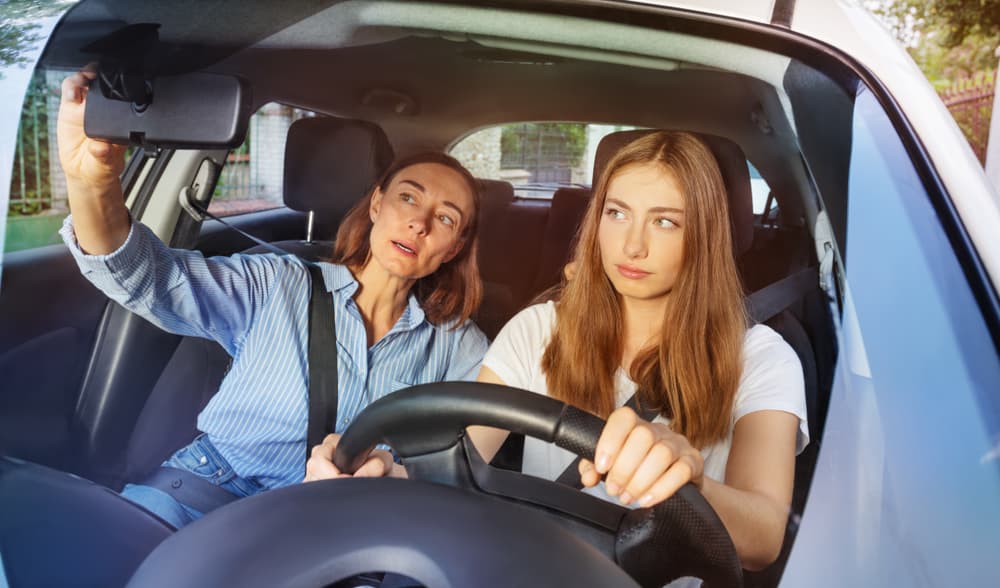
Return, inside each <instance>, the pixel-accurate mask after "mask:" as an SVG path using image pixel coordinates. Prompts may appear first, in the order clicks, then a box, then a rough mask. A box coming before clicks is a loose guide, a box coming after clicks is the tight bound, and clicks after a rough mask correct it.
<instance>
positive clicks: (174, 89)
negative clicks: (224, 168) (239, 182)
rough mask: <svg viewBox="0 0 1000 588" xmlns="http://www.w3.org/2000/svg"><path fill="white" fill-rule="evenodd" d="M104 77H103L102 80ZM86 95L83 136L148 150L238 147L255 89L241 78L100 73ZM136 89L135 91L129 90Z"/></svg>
mask: <svg viewBox="0 0 1000 588" xmlns="http://www.w3.org/2000/svg"><path fill="white" fill-rule="evenodd" d="M102 76H103V77H102ZM98 78H99V79H98V80H95V81H94V83H93V84H92V87H91V91H90V93H89V94H88V95H87V109H86V112H85V114H84V124H83V128H84V132H85V133H86V134H87V136H89V137H93V138H97V139H104V140H106V141H110V142H112V143H120V144H128V143H132V144H136V145H143V146H145V147H167V148H175V149H190V148H230V149H231V148H235V147H238V146H239V145H240V144H241V143H242V142H243V139H244V138H245V136H246V132H247V125H248V123H249V120H250V114H251V113H250V109H251V105H252V100H251V95H250V87H249V84H247V83H246V82H245V81H244V80H242V79H241V78H238V77H236V76H230V75H220V74H210V73H189V74H182V75H173V76H157V77H155V78H153V79H152V80H151V81H141V82H140V84H143V85H144V88H142V90H144V91H142V92H141V94H142V101H141V102H136V101H134V100H129V99H128V98H127V97H128V96H135V95H136V92H135V88H131V87H126V82H129V83H128V84H127V85H128V86H134V80H126V79H125V78H124V76H120V75H119V76H113V77H110V78H109V77H108V76H107V75H106V74H105V73H100V74H98ZM129 90H131V91H129Z"/></svg>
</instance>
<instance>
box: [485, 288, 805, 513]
mask: <svg viewBox="0 0 1000 588" xmlns="http://www.w3.org/2000/svg"><path fill="white" fill-rule="evenodd" d="M555 320H556V309H555V303H553V302H546V303H543V304H536V305H534V306H530V307H528V308H526V309H524V310H522V311H521V312H519V313H518V314H517V315H515V316H514V318H512V319H511V320H510V322H508V323H507V324H506V326H504V328H503V329H502V330H501V331H500V333H499V334H498V335H497V338H496V340H495V341H494V342H493V345H491V346H490V349H489V351H487V352H486V357H484V358H483V365H484V366H486V367H488V368H490V369H491V370H493V372H494V373H495V374H496V375H497V376H499V377H500V379H502V380H503V381H504V382H505V383H506V384H507V385H508V386H513V387H515V388H523V389H525V390H531V391H532V392H537V393H538V394H545V395H546V396H548V393H549V391H548V385H547V383H546V380H545V374H544V373H543V372H542V369H541V364H542V354H543V353H544V352H545V347H546V346H547V345H548V343H549V340H550V338H551V336H552V330H553V328H554V326H555ZM580 369H586V368H585V367H584V366H581V368H580ZM615 388H616V391H617V395H618V397H617V399H616V404H617V406H622V405H623V404H625V403H626V402H627V401H628V399H629V398H630V397H631V396H632V395H633V394H635V388H636V385H635V382H633V381H632V380H630V379H629V378H628V374H627V373H626V372H625V370H623V369H619V370H618V372H617V373H616V374H615ZM759 410H781V411H785V412H789V413H792V414H794V415H795V416H797V417H798V418H799V434H798V439H797V442H796V449H795V451H796V454H797V453H799V452H801V451H802V449H804V448H805V446H806V444H807V443H809V428H808V425H807V424H806V400H805V384H804V381H803V376H802V365H801V363H800V362H799V358H798V356H797V355H796V354H795V351H793V350H792V348H791V347H790V346H789V345H788V344H787V343H786V342H785V340H784V339H782V338H781V335H779V334H778V333H776V332H774V330H772V329H771V328H770V327H766V326H764V325H756V326H754V327H751V328H750V329H748V330H747V332H746V338H745V339H744V341H743V375H742V376H741V378H740V385H739V389H738V390H737V391H736V399H735V404H734V407H733V415H732V422H731V423H730V425H729V431H728V433H727V434H726V437H725V438H724V439H722V440H721V441H719V442H718V443H716V444H715V445H712V446H710V447H706V448H705V449H703V450H702V452H701V453H702V456H703V457H704V458H705V475H706V476H708V477H710V478H712V479H714V480H717V481H720V482H725V477H726V462H727V461H728V459H729V449H730V447H731V446H732V442H733V427H734V425H735V424H736V421H738V420H739V419H740V418H742V417H743V416H745V415H748V414H750V413H752V412H756V411H759ZM656 421H657V422H661V423H669V422H670V420H669V419H665V418H663V417H657V418H656ZM574 458H575V456H574V455H573V454H571V453H570V452H569V451H566V450H565V449H562V448H560V447H556V446H555V445H553V444H550V443H545V442H542V441H539V440H537V439H532V438H530V437H529V438H526V439H525V442H524V463H523V466H522V471H523V472H524V473H526V474H530V475H533V476H537V477H540V478H545V479H549V480H554V479H556V478H557V477H558V476H559V474H561V473H562V472H563V470H564V469H566V466H568V465H569V464H570V463H571V462H572V461H573V459H574ZM603 486H604V485H603V484H600V485H599V486H598V487H596V488H594V489H590V490H592V492H591V493H592V494H594V495H596V496H600V497H602V498H605V499H606V500H612V499H611V498H610V497H609V496H607V495H606V494H605V493H604V491H603ZM614 502H617V500H614Z"/></svg>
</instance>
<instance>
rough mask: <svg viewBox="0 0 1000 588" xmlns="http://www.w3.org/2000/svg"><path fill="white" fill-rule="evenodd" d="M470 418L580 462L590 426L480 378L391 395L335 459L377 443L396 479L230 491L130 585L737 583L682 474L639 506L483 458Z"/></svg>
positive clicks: (345, 463) (726, 552)
mask: <svg viewBox="0 0 1000 588" xmlns="http://www.w3.org/2000/svg"><path fill="white" fill-rule="evenodd" d="M469 425H485V426H492V427H498V428H502V429H505V430H509V431H511V432H514V433H521V434H525V435H529V436H532V437H536V438H539V439H541V440H543V441H549V442H553V443H555V444H556V445H558V446H559V447H563V448H565V449H567V450H569V451H571V452H573V453H576V454H577V455H580V456H582V457H584V458H587V459H593V455H594V450H595V447H596V445H597V440H598V438H599V436H600V432H601V430H602V428H603V426H604V421H603V420H602V419H599V418H597V417H595V416H593V415H591V414H589V413H586V412H583V411H580V410H577V409H575V408H573V407H571V406H568V405H566V404H565V403H562V402H559V401H557V400H554V399H551V398H548V397H546V396H543V395H540V394H535V393H533V392H528V391H524V390H519V389H516V388H510V387H507V386H498V385H494V384H482V383H475V382H445V383H435V384H424V385H419V386H414V387H411V388H408V389H405V390H400V391H398V392H395V393H393V394H391V395H389V396H386V397H384V398H382V399H380V400H378V401H376V402H374V403H372V404H371V405H370V406H369V407H368V408H367V409H365V411H364V412H362V413H361V414H360V415H358V417H357V418H356V419H355V421H354V422H353V423H352V424H351V426H350V427H349V428H348V430H347V431H346V432H345V433H344V435H343V437H342V438H341V440H340V443H339V445H338V447H337V452H336V455H335V457H334V462H335V463H336V465H337V467H338V468H339V469H340V470H341V471H344V472H354V471H356V470H357V468H359V467H360V466H361V465H362V464H363V463H364V462H365V460H366V459H367V457H368V455H369V453H370V452H371V450H372V449H373V448H374V447H375V446H376V445H378V444H379V443H387V444H388V445H389V446H390V447H392V448H393V449H394V450H395V452H396V454H397V455H399V456H400V457H401V458H402V461H403V464H404V466H405V467H406V470H407V473H408V475H409V477H410V480H395V479H343V480H326V481H323V482H313V483H309V484H299V485H296V486H292V487H288V488H282V489H279V490H274V491H270V492H265V493H263V494H260V495H257V496H253V497H250V498H246V499H242V500H238V501H236V502H234V503H232V504H230V505H227V506H225V507H223V508H221V509H219V510H217V511H215V512H213V513H210V514H209V515H208V516H206V517H204V518H203V519H201V520H199V521H196V522H195V523H193V524H191V525H189V526H187V527H185V528H183V529H181V530H180V531H179V532H177V533H176V534H175V535H173V536H172V537H170V538H168V539H167V540H166V541H164V542H163V543H162V544H161V545H160V546H159V547H158V548H157V549H156V550H155V551H153V553H152V554H151V555H150V556H149V557H148V558H147V559H146V560H145V561H144V562H143V564H142V565H141V566H140V568H139V570H138V571H137V572H136V574H135V575H134V576H133V578H132V581H131V582H130V584H129V585H130V586H133V585H134V586H160V585H163V586H166V585H168V584H169V585H186V586H187V585H190V586H213V585H219V584H220V583H221V584H239V585H259V586H279V585H280V586H317V585H327V584H329V583H331V582H333V581H335V580H339V579H342V578H345V577H348V576H351V575H356V574H362V573H366V572H371V571H387V572H395V573H399V574H404V575H407V576H410V577H411V578H414V579H416V580H419V581H420V582H422V583H423V584H424V585H426V586H430V587H435V588H436V587H438V586H444V587H447V586H469V585H475V586H484V587H490V586H497V587H500V586H512V585H529V584H530V585H543V586H547V585H572V586H595V587H596V586H650V587H652V586H662V585H664V584H666V583H668V582H670V581H671V580H673V579H675V578H678V577H681V576H694V577H698V578H701V579H702V580H704V581H705V583H706V585H711V586H742V581H743V580H742V569H741V566H740V562H739V558H738V556H737V555H736V549H735V547H734V546H733V543H732V539H731V538H730V537H729V534H728V533H727V532H726V529H725V527H724V526H723V524H722V521H721V520H720V519H719V517H718V515H717V514H716V513H715V511H714V510H713V509H712V508H711V506H710V505H709V504H708V502H707V501H706V500H705V499H704V497H703V496H702V495H701V493H700V492H699V491H698V490H697V488H695V487H694V486H693V485H691V484H687V485H685V486H683V487H682V488H681V489H680V490H679V491H678V492H677V493H676V494H674V496H672V497H671V498H670V499H668V500H666V501H664V502H662V503H660V504H658V505H656V506H654V507H652V508H644V509H628V508H625V507H623V506H619V505H617V504H614V503H611V502H608V501H605V500H601V499H599V498H595V497H593V496H589V495H587V494H585V493H583V492H580V491H578V490H576V489H574V488H570V487H568V486H563V485H561V484H557V483H555V482H550V481H547V480H542V479H539V478H535V477H532V476H526V475H523V474H519V473H516V472H510V471H506V470H499V469H495V468H492V467H489V466H488V465H486V464H485V463H484V462H483V459H482V457H481V456H480V455H479V454H478V452H477V451H476V450H475V448H474V447H473V446H472V443H471V441H469V440H468V438H467V436H466V435H465V429H466V427H467V426H469ZM206 552H208V553H211V554H212V555H211V556H210V557H204V556H203V555H202V557H194V556H195V555H196V554H204V553H206ZM616 564H617V565H616ZM626 574H627V575H626Z"/></svg>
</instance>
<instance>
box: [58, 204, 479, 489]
mask: <svg viewBox="0 0 1000 588" xmlns="http://www.w3.org/2000/svg"><path fill="white" fill-rule="evenodd" d="M60 232H61V234H62V236H63V239H64V241H65V242H66V244H67V245H69V248H70V251H72V252H73V255H74V257H75V258H76V261H77V263H78V265H79V266H80V269H81V271H82V272H83V274H84V276H86V277H87V279H89V280H90V281H91V282H92V283H93V284H94V285H95V286H97V287H98V288H99V289H100V290H101V291H103V292H104V293H105V294H106V295H107V296H108V297H109V298H111V299H112V300H115V301H116V302H118V303H119V304H121V305H122V306H124V307H125V308H127V309H129V310H131V311H132V312H135V313H136V314H138V315H140V316H142V317H143V318H145V319H146V320H148V321H150V322H152V323H153V324H155V325H157V326H158V327H160V328H162V329H164V330H166V331H169V332H171V333H176V334H178V335H189V336H196V337H204V338H208V339H213V340H215V341H217V342H218V343H219V344H221V345H222V347H224V348H225V349H226V351H227V352H228V353H229V354H230V355H231V356H232V357H233V362H232V367H231V368H230V370H229V373H228V374H226V377H225V379H224V380H223V381H222V384H221V386H220V387H219V391H218V393H216V394H215V396H214V397H213V398H212V400H211V401H210V402H209V404H208V406H206V407H205V409H204V410H203V411H202V412H201V414H200V415H199V416H198V428H199V429H200V430H201V431H203V432H205V433H207V434H208V436H209V438H210V440H211V442H212V443H213V444H214V445H215V446H216V447H217V448H218V450H219V452H220V453H221V454H222V455H223V457H225V458H226V460H227V461H228V462H229V463H230V464H231V465H232V466H233V469H234V470H235V471H236V473H237V474H239V475H240V476H242V477H244V478H251V479H254V480H256V481H257V482H259V483H260V484H262V485H264V486H266V487H268V488H275V487H280V486H286V485H289V484H293V483H296V482H299V481H301V480H302V478H303V475H304V473H305V472H304V468H305V463H304V462H305V453H306V447H305V443H306V425H307V422H308V412H309V409H308V390H309V388H308V383H309V382H308V375H309V366H308V349H309V334H308V325H309V314H308V308H309V296H310V293H311V284H310V278H309V272H308V270H307V269H306V268H305V266H304V264H303V262H302V261H301V260H299V259H298V258H296V257H294V256H291V255H287V256H279V255H269V254H264V255H246V254H237V255H233V256H230V257H213V258H207V259H206V258H205V257H204V256H203V255H202V254H201V253H200V252H197V251H189V250H185V249H171V248H169V247H167V246H166V245H165V244H164V243H163V242H162V241H160V240H159V239H158V238H157V237H156V236H155V235H154V234H153V233H152V231H150V230H149V229H148V228H147V227H145V226H143V225H142V224H140V223H138V222H133V223H132V229H131V231H130V232H129V236H128V239H127V240H126V241H125V243H124V244H123V245H122V246H121V247H120V248H119V249H118V250H117V251H115V252H113V253H110V254H108V255H95V256H92V255H86V254H84V253H83V252H82V251H81V250H80V248H79V246H78V245H77V243H76V237H75V235H74V234H73V228H72V220H71V219H70V218H67V219H66V221H65V223H64V224H63V228H62V230H61V231H60ZM320 266H321V268H322V271H323V279H324V281H325V282H326V288H327V290H328V291H329V292H331V293H332V294H333V298H334V302H335V304H336V311H335V316H336V323H337V324H336V335H337V369H338V379H339V399H338V411H337V418H338V422H337V427H336V428H337V432H338V433H339V432H343V430H344V429H345V428H346V427H347V425H348V424H349V423H350V422H351V421H352V420H353V419H354V418H355V417H356V416H357V415H358V413H360V412H361V411H362V410H363V409H364V408H365V407H366V406H367V405H368V404H369V403H371V402H373V401H375V400H377V399H379V398H381V397H383V396H385V395H386V394H389V393H391V392H394V391H396V390H399V389H400V388H404V387H407V386H412V385H414V384H421V383H427V382H436V381H442V380H470V379H474V378H475V377H476V375H477V374H478V371H479V364H480V362H481V361H482V358H483V355H484V354H485V353H486V348H487V344H488V343H487V340H486V337H485V336H484V335H483V333H482V332H481V331H480V330H479V329H478V328H477V327H476V326H475V324H473V323H472V321H466V322H465V323H464V324H462V325H460V326H459V327H458V328H452V327H453V326H454V324H444V325H433V324H431V323H430V322H428V321H427V319H426V318H425V316H424V311H423V309H421V307H420V304H419V303H418V302H417V300H416V298H415V297H414V296H413V295H412V294H411V295H410V297H409V301H408V304H407V307H406V309H405V311H404V312H403V315H402V316H401V317H400V318H399V320H398V321H397V322H396V324H395V325H394V326H393V328H392V330H390V331H389V333H388V334H387V335H386V336H384V337H383V338H382V339H380V340H379V341H377V342H376V343H375V344H374V345H373V346H371V347H368V338H367V334H366V331H365V326H364V322H363V320H362V317H361V313H360V312H359V310H358V307H357V305H356V304H355V303H354V299H353V296H354V294H355V293H356V292H357V289H358V282H357V281H356V280H355V279H354V276H353V275H352V274H351V272H350V271H349V270H348V269H347V268H346V267H344V266H340V265H335V264H330V263H321V264H320Z"/></svg>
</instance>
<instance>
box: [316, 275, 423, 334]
mask: <svg viewBox="0 0 1000 588" xmlns="http://www.w3.org/2000/svg"><path fill="white" fill-rule="evenodd" d="M319 266H320V269H321V270H322V271H323V282H325V285H326V291H327V292H336V293H338V294H339V295H341V296H343V298H344V299H345V300H346V299H348V298H352V297H353V296H354V294H355V293H356V292H357V291H358V286H359V284H358V280H357V279H356V278H355V277H354V274H352V273H351V270H349V269H347V266H345V265H340V264H336V263H325V262H323V263H320V264H319ZM426 319H427V316H426V315H425V314H424V309H423V308H422V307H421V306H420V302H418V301H417V297H416V296H414V295H413V292H412V291H411V292H410V294H409V296H407V303H406V310H404V311H403V316H401V317H399V321H397V323H396V325H395V326H394V327H393V329H392V330H394V331H395V330H405V331H408V330H410V329H415V328H417V327H419V326H420V325H421V324H422V323H423V322H424V321H425V320H426Z"/></svg>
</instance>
